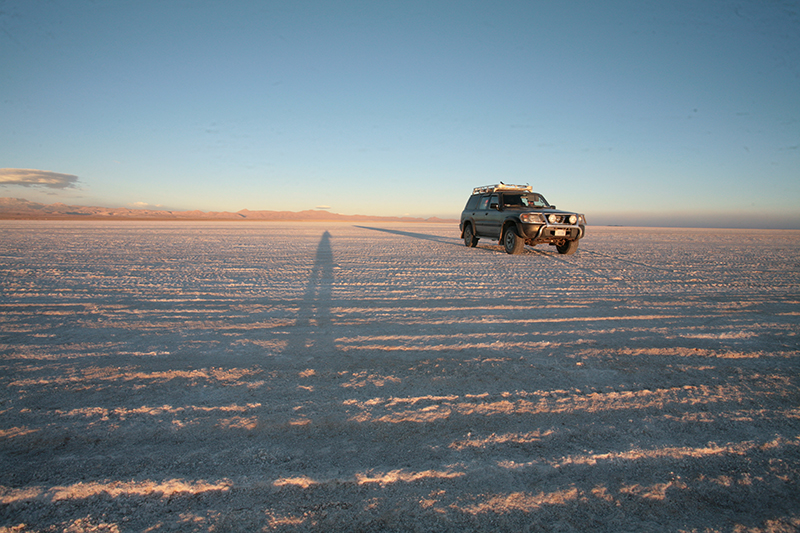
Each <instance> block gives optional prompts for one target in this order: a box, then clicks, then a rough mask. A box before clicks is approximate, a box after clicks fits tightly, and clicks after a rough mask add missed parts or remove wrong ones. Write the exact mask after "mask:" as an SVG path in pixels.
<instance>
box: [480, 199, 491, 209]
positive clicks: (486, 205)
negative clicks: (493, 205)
mask: <svg viewBox="0 0 800 533" xmlns="http://www.w3.org/2000/svg"><path fill="white" fill-rule="evenodd" d="M478 209H481V210H485V209H489V197H488V196H482V197H481V203H480V204H479V205H478Z"/></svg>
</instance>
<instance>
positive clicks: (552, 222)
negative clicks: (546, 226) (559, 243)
mask: <svg viewBox="0 0 800 533" xmlns="http://www.w3.org/2000/svg"><path fill="white" fill-rule="evenodd" d="M547 220H549V221H550V223H551V224H555V223H556V221H557V220H558V217H557V216H555V215H550V216H549V217H547Z"/></svg>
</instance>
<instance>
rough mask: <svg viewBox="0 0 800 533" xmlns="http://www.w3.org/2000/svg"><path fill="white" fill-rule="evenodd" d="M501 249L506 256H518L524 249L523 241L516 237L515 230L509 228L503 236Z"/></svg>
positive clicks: (511, 227)
mask: <svg viewBox="0 0 800 533" xmlns="http://www.w3.org/2000/svg"><path fill="white" fill-rule="evenodd" d="M503 248H505V249H506V253H507V254H519V253H522V250H523V249H524V248H525V241H524V240H523V239H522V237H520V236H519V235H517V228H515V227H513V226H510V227H508V228H506V232H505V233H504V234H503Z"/></svg>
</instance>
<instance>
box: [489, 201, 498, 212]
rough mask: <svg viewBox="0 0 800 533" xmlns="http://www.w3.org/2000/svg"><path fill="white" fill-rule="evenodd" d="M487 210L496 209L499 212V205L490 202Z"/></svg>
mask: <svg viewBox="0 0 800 533" xmlns="http://www.w3.org/2000/svg"><path fill="white" fill-rule="evenodd" d="M489 209H497V210H498V211H500V205H499V204H498V203H497V202H492V203H490V204H489Z"/></svg>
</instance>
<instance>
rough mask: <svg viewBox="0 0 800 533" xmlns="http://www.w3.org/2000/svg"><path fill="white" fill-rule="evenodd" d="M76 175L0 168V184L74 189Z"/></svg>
mask: <svg viewBox="0 0 800 533" xmlns="http://www.w3.org/2000/svg"><path fill="white" fill-rule="evenodd" d="M77 182H78V176H73V175H72V174H59V173H58V172H51V171H49V170H36V169H32V168H0V186H4V185H21V186H22V187H46V188H48V189H74V188H75V184H76V183H77Z"/></svg>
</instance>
